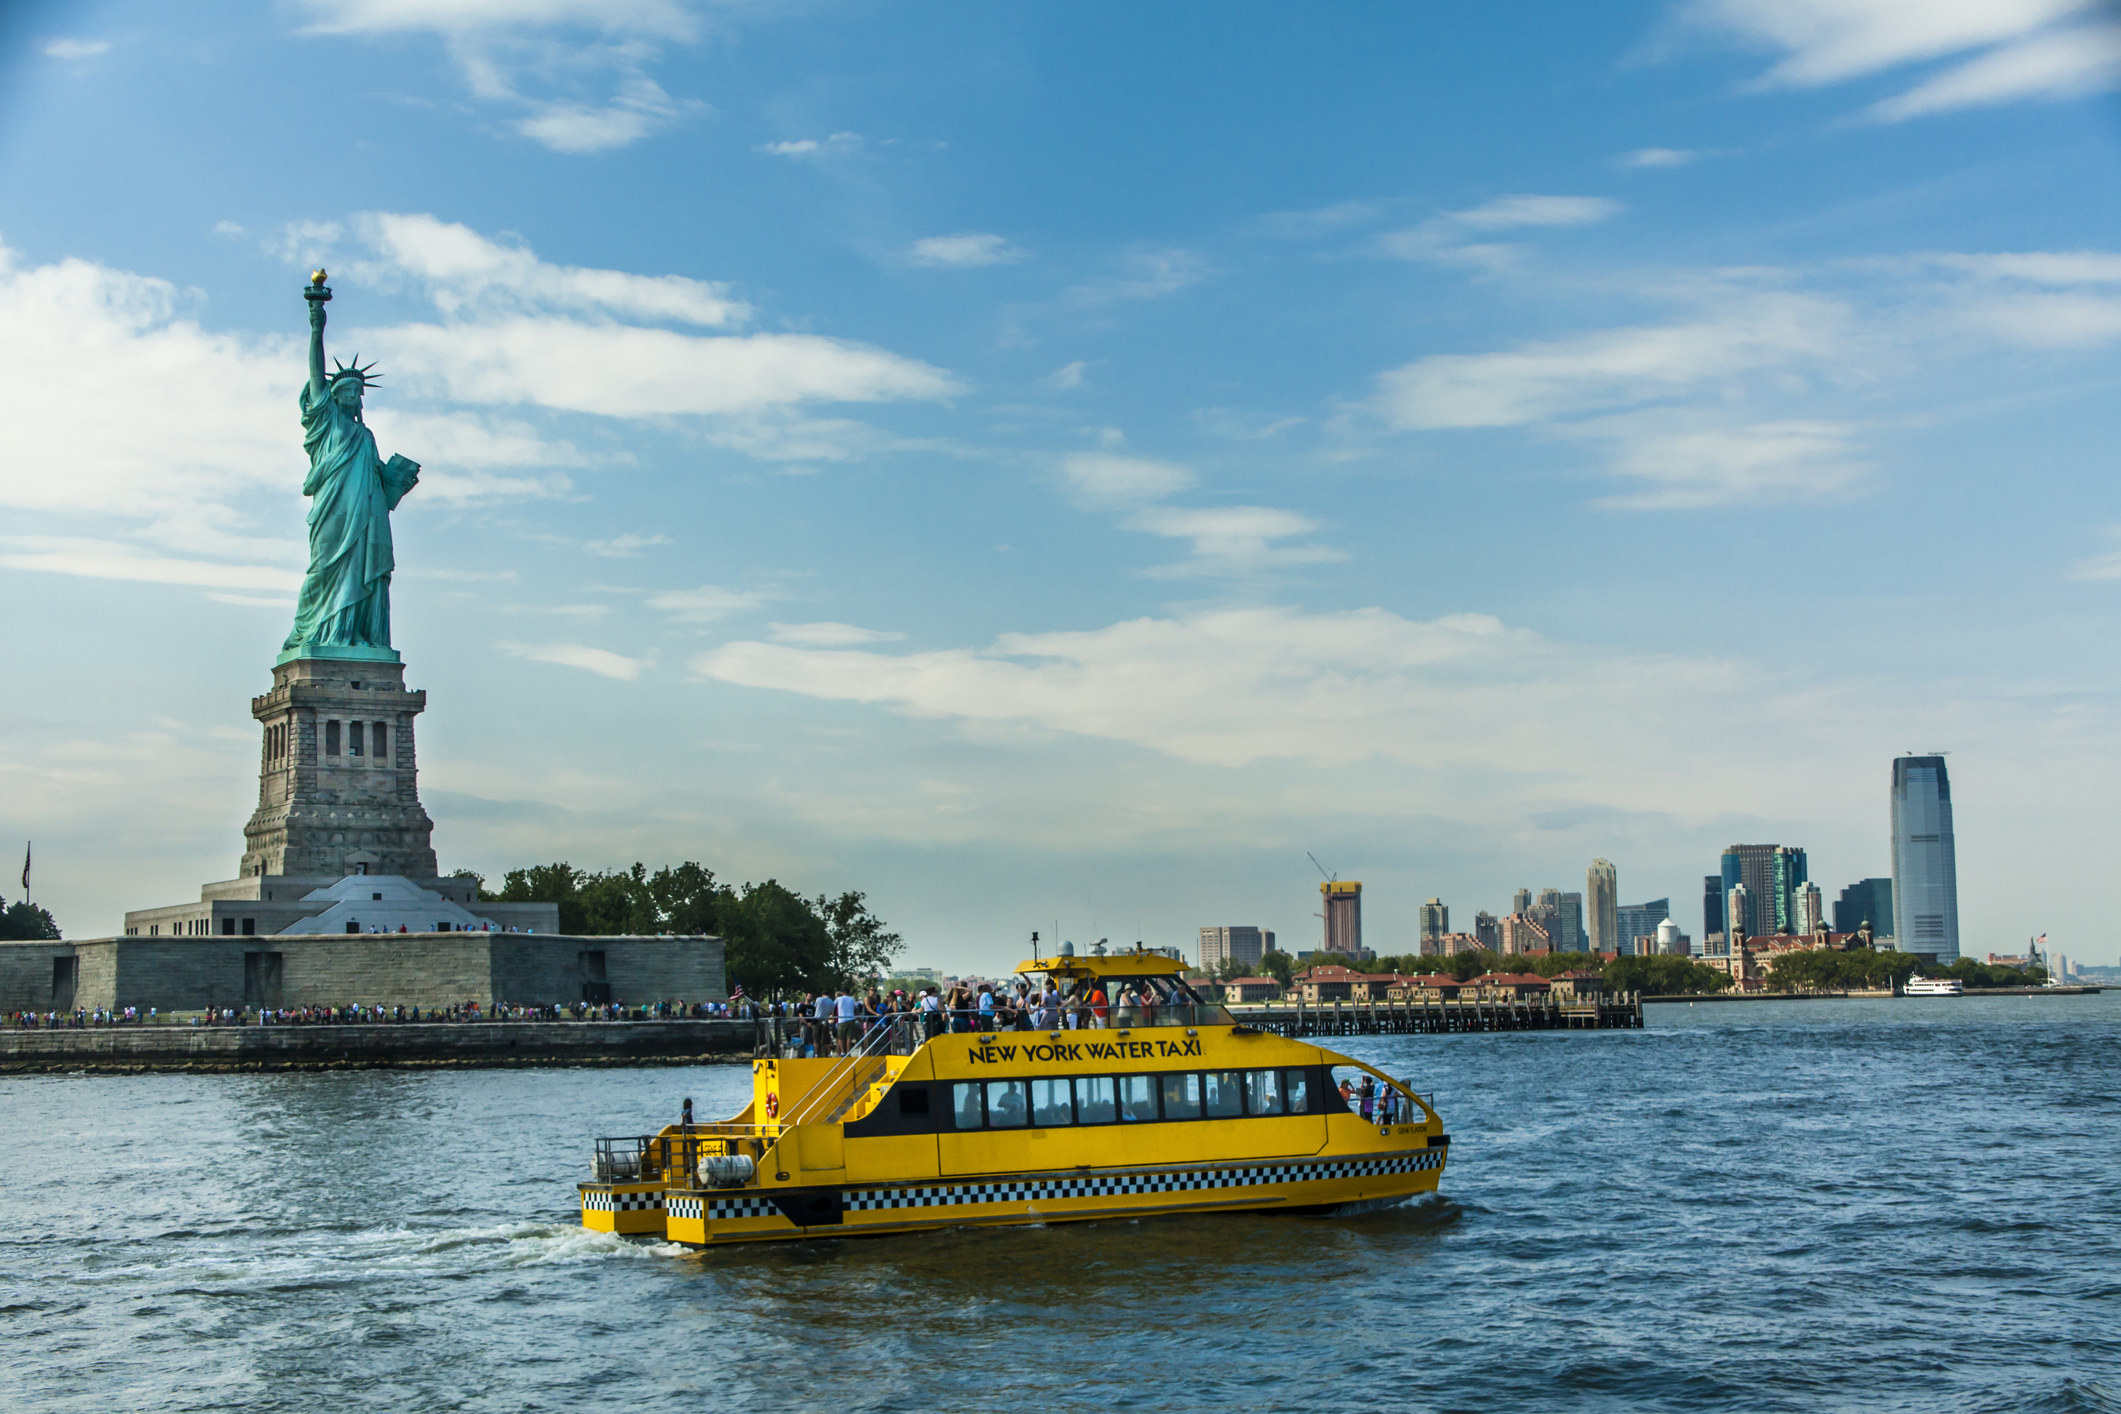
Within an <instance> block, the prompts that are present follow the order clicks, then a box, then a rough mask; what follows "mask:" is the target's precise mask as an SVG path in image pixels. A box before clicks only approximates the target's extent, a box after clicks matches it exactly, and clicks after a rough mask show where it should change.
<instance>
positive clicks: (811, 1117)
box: [781, 1012, 921, 1125]
mask: <svg viewBox="0 0 2121 1414" xmlns="http://www.w3.org/2000/svg"><path fill="white" fill-rule="evenodd" d="M920 1045H921V1031H920V1018H919V1014H918V1013H915V1012H900V1013H897V1014H895V1015H892V1016H888V1017H885V1018H883V1019H882V1020H881V1021H880V1022H879V1024H877V1025H875V1026H872V1027H870V1028H869V1031H868V1032H867V1034H865V1035H864V1036H863V1037H862V1039H861V1044H860V1045H858V1046H856V1047H855V1049H853V1050H851V1051H849V1052H848V1053H847V1054H846V1055H844V1056H840V1057H838V1060H840V1061H841V1062H843V1064H839V1065H835V1066H833V1067H832V1068H831V1069H829V1070H827V1071H826V1072H825V1074H824V1075H822V1076H820V1077H819V1078H818V1080H817V1083H816V1084H814V1085H812V1086H811V1087H810V1088H809V1089H808V1090H806V1091H804V1092H803V1094H802V1096H801V1098H799V1099H797V1100H796V1101H795V1103H794V1104H791V1105H789V1106H788V1107H787V1112H786V1113H785V1114H783V1115H782V1116H781V1123H782V1124H784V1125H791V1124H820V1123H826V1124H829V1123H831V1120H832V1117H833V1116H834V1114H835V1113H836V1112H837V1113H844V1112H845V1110H846V1109H847V1107H848V1105H849V1104H850V1103H851V1102H853V1101H855V1100H858V1099H859V1098H860V1097H861V1095H862V1092H864V1091H865V1090H867V1089H868V1088H869V1087H870V1086H872V1085H874V1084H875V1083H876V1082H877V1081H878V1080H880V1079H881V1078H883V1076H884V1075H885V1074H886V1073H888V1072H889V1070H890V1057H892V1056H894V1055H911V1054H913V1052H914V1051H917V1050H919V1049H920ZM901 1046H903V1047H905V1048H906V1049H903V1050H901V1049H899V1048H900V1047H901Z"/></svg>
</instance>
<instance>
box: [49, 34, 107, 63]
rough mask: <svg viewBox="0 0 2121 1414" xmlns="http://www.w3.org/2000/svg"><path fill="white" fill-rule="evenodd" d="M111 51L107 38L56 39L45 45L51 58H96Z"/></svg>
mask: <svg viewBox="0 0 2121 1414" xmlns="http://www.w3.org/2000/svg"><path fill="white" fill-rule="evenodd" d="M108 53H110V41H109V40H107V39H54V40H52V41H51V42H50V43H48V44H46V45H45V46H44V54H45V57H46V58H49V59H67V60H81V59H94V58H97V57H98V56H100V55H104V54H108Z"/></svg>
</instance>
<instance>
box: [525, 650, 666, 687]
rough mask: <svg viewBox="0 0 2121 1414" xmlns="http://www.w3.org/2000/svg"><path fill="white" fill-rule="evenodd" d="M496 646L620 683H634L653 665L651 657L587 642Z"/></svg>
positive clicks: (533, 658) (539, 661)
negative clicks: (641, 656) (631, 655)
mask: <svg viewBox="0 0 2121 1414" xmlns="http://www.w3.org/2000/svg"><path fill="white" fill-rule="evenodd" d="M494 647H496V648H498V649H500V650H501V651H502V652H503V653H506V654H508V655H510V656H511V657H516V658H527V659H529V660H530V661H531V662H533V663H552V664H555V665H557V666H559V667H562V668H580V669H581V670H582V671H583V672H587V673H595V674H596V675H597V676H599V677H607V678H614V679H616V680H618V681H620V682H632V681H633V680H634V679H635V678H638V677H639V676H640V675H641V670H642V669H644V668H647V667H649V666H651V665H652V663H651V660H650V659H647V658H629V657H627V656H626V655H624V654H623V653H614V652H612V651H611V650H610V649H608V648H594V647H591V646H590V645H588V644H584V643H496V644H495V645H494Z"/></svg>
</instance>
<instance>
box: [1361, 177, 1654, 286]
mask: <svg viewBox="0 0 2121 1414" xmlns="http://www.w3.org/2000/svg"><path fill="white" fill-rule="evenodd" d="M1624 209H1625V208H1623V207H1622V206H1621V204H1620V203H1619V202H1617V201H1612V200H1609V199H1608V198H1606V197H1602V196H1538V195H1519V196H1504V197H1497V198H1496V199H1495V200H1493V201H1490V202H1487V203H1485V204H1483V205H1480V206H1475V207H1470V208H1468V209H1467V210H1464V211H1447V212H1445V213H1444V214H1443V215H1441V216H1438V217H1435V218H1433V219H1432V220H1428V221H1424V222H1422V223H1421V224H1420V225H1419V226H1412V227H1409V228H1407V229H1406V230H1403V231H1390V232H1387V233H1386V234H1384V235H1382V236H1379V237H1378V238H1377V244H1378V247H1379V248H1380V249H1382V250H1383V251H1385V252H1386V253H1387V254H1389V255H1396V256H1398V257H1400V258H1401V259H1403V260H1446V261H1455V262H1460V263H1467V264H1475V265H1486V266H1489V267H1493V268H1501V267H1505V266H1507V265H1509V264H1510V262H1511V261H1512V260H1513V259H1515V257H1516V255H1517V253H1518V250H1517V247H1515V246H1511V245H1508V244H1497V243H1493V242H1469V241H1467V240H1466V239H1465V237H1466V236H1468V235H1469V234H1472V233H1475V232H1478V233H1482V234H1488V235H1492V234H1495V233H1497V232H1502V231H1518V230H1527V229H1536V228H1545V227H1557V226H1588V225H1593V224H1595V223H1597V222H1600V221H1605V220H1609V219H1611V218H1612V217H1614V216H1616V215H1618V214H1619V213H1620V212H1621V211H1622V210H1624Z"/></svg>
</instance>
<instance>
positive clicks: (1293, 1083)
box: [1281, 1070, 1311, 1115]
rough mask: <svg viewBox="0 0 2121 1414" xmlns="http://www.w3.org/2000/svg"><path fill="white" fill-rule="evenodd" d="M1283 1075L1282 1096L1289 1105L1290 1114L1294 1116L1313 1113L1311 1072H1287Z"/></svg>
mask: <svg viewBox="0 0 2121 1414" xmlns="http://www.w3.org/2000/svg"><path fill="white" fill-rule="evenodd" d="M1281 1074H1282V1086H1283V1089H1282V1095H1283V1097H1284V1098H1285V1099H1286V1100H1287V1101H1288V1103H1289V1113H1290V1114H1292V1115H1307V1114H1309V1113H1311V1087H1310V1083H1309V1082H1310V1079H1311V1076H1310V1072H1308V1071H1302V1070H1285V1071H1283V1072H1282V1073H1281Z"/></svg>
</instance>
